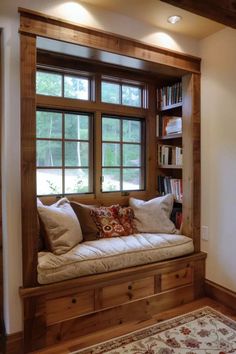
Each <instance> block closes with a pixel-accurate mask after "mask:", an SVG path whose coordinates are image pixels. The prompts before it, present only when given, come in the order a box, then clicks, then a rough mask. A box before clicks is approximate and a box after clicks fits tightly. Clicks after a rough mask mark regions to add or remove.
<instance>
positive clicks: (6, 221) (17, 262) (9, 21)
mask: <svg viewBox="0 0 236 354" xmlns="http://www.w3.org/2000/svg"><path fill="white" fill-rule="evenodd" d="M63 3H64V1H58V0H50V1H43V0H38V1H30V0H18V1H17V0H1V2H0V28H3V34H4V45H3V52H4V53H3V54H4V58H3V59H4V67H3V76H4V77H3V79H4V84H3V92H4V107H3V133H2V134H3V137H2V155H3V158H2V175H3V176H2V179H3V183H2V190H3V196H2V202H3V248H4V251H3V252H4V254H3V256H4V317H5V325H6V331H7V333H8V334H10V333H14V332H17V331H20V330H21V329H22V312H21V302H20V298H19V295H18V289H19V286H21V285H22V271H21V261H22V260H21V231H20V230H21V221H20V220H21V214H20V210H21V206H20V91H19V86H20V78H19V75H20V74H19V35H18V27H19V16H18V13H17V7H18V6H21V7H25V8H29V9H33V10H36V11H41V12H44V13H46V14H49V15H53V16H57V17H61V18H64V19H68V20H70V21H74V22H77V23H78V24H83V25H87V26H91V27H96V28H98V29H103V30H106V31H109V32H114V33H117V34H121V35H125V36H128V37H133V38H135V39H138V40H141V41H144V42H147V43H149V44H154V45H158V46H161V47H166V48H171V49H173V50H176V51H181V52H186V53H189V54H193V55H197V53H198V41H196V40H194V39H191V38H188V37H184V36H180V35H173V34H171V33H167V32H163V31H162V30H160V29H158V28H156V27H152V26H149V25H147V24H146V23H141V22H139V21H135V20H132V19H131V18H128V17H125V16H121V15H117V14H114V13H111V12H108V11H104V10H99V9H97V8H96V7H93V6H88V5H86V6H85V5H83V6H82V5H80V4H79V2H77V3H76V2H69V1H67V2H65V4H63Z"/></svg>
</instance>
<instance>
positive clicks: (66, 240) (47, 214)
mask: <svg viewBox="0 0 236 354" xmlns="http://www.w3.org/2000/svg"><path fill="white" fill-rule="evenodd" d="M37 204H38V205H37V207H38V213H39V216H40V219H41V221H42V223H43V226H44V228H45V231H46V236H47V240H48V243H49V246H50V250H51V251H52V252H53V253H54V254H63V253H66V252H67V251H69V250H70V249H71V248H72V247H74V246H75V245H77V244H78V243H79V242H81V241H82V240H83V236H82V231H81V227H80V224H79V221H78V219H77V217H76V215H75V213H74V211H73V209H72V208H71V206H70V203H69V201H68V199H67V198H62V199H60V200H59V201H58V202H57V203H55V204H52V205H50V206H46V205H43V204H42V203H41V202H38V203H37Z"/></svg>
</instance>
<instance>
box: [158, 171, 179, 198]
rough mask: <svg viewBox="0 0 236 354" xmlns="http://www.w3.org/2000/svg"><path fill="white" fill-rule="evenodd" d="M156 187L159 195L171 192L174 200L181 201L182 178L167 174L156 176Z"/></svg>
mask: <svg viewBox="0 0 236 354" xmlns="http://www.w3.org/2000/svg"><path fill="white" fill-rule="evenodd" d="M157 188H158V192H159V193H160V194H161V195H165V194H169V193H170V194H173V195H174V197H175V200H177V201H179V202H182V199H183V184H182V179H180V178H173V177H169V176H161V175H159V176H158V177H157Z"/></svg>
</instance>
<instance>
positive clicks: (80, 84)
mask: <svg viewBox="0 0 236 354" xmlns="http://www.w3.org/2000/svg"><path fill="white" fill-rule="evenodd" d="M64 96H65V97H68V98H79V99H81V100H88V99H89V80H88V79H86V78H81V77H75V76H65V77H64Z"/></svg>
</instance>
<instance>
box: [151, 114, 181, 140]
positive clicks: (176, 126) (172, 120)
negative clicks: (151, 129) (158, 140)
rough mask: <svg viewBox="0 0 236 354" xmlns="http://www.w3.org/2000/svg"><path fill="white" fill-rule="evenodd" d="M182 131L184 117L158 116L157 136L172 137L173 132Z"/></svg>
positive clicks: (178, 132) (179, 132)
mask: <svg viewBox="0 0 236 354" xmlns="http://www.w3.org/2000/svg"><path fill="white" fill-rule="evenodd" d="M181 133H182V117H176V116H162V117H159V116H157V136H161V137H165V136H168V137H171V135H172V134H181Z"/></svg>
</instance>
